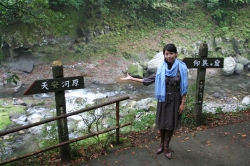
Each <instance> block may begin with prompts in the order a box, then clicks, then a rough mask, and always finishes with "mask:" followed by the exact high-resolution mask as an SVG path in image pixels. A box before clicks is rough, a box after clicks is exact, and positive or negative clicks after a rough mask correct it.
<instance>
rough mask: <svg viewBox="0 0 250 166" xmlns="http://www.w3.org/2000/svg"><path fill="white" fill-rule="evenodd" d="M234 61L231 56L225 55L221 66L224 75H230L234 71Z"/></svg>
mask: <svg viewBox="0 0 250 166" xmlns="http://www.w3.org/2000/svg"><path fill="white" fill-rule="evenodd" d="M235 66H236V62H235V60H234V58H233V57H226V58H225V59H224V67H223V68H222V73H223V74H224V75H225V76H230V75H232V74H233V73H234V69H235Z"/></svg>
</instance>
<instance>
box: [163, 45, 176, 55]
mask: <svg viewBox="0 0 250 166" xmlns="http://www.w3.org/2000/svg"><path fill="white" fill-rule="evenodd" d="M166 50H167V51H169V52H174V53H177V49H176V47H175V45H174V44H167V45H165V47H164V48H163V55H165V51H166Z"/></svg>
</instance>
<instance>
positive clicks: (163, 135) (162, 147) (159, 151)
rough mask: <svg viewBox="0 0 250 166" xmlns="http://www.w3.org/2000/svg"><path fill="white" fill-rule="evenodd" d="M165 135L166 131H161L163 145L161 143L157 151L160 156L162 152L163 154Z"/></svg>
mask: <svg viewBox="0 0 250 166" xmlns="http://www.w3.org/2000/svg"><path fill="white" fill-rule="evenodd" d="M165 133H166V130H164V129H160V136H161V143H160V147H159V149H158V150H157V154H160V153H161V152H163V149H164V139H165Z"/></svg>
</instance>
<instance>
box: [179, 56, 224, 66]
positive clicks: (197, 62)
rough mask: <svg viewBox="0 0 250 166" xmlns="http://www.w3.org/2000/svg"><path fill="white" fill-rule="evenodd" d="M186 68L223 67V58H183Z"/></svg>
mask: <svg viewBox="0 0 250 166" xmlns="http://www.w3.org/2000/svg"><path fill="white" fill-rule="evenodd" d="M182 61H183V62H184V63H185V64H186V65H187V68H223V65H224V58H184V59H183V60H182Z"/></svg>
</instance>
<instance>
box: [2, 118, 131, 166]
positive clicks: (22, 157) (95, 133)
mask: <svg viewBox="0 0 250 166" xmlns="http://www.w3.org/2000/svg"><path fill="white" fill-rule="evenodd" d="M130 124H131V122H128V123H125V124H123V125H120V126H116V127H113V128H109V129H106V130H103V131H99V132H94V133H92V134H88V135H86V136H82V137H78V138H75V139H72V140H69V141H66V142H62V143H60V144H57V145H54V146H50V147H48V148H45V149H43V150H40V151H36V152H33V153H29V154H26V155H23V156H21V157H18V158H12V159H9V160H5V161H4V162H1V163H0V165H2V164H7V163H10V162H13V161H17V160H20V159H24V158H27V157H30V156H33V155H36V154H39V153H43V152H46V151H49V150H52V149H55V148H58V147H60V146H64V145H67V144H71V143H74V142H77V141H80V140H83V139H87V138H90V137H93V136H95V135H99V134H103V133H106V132H109V131H112V130H114V129H119V128H122V127H125V126H128V125H130Z"/></svg>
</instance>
